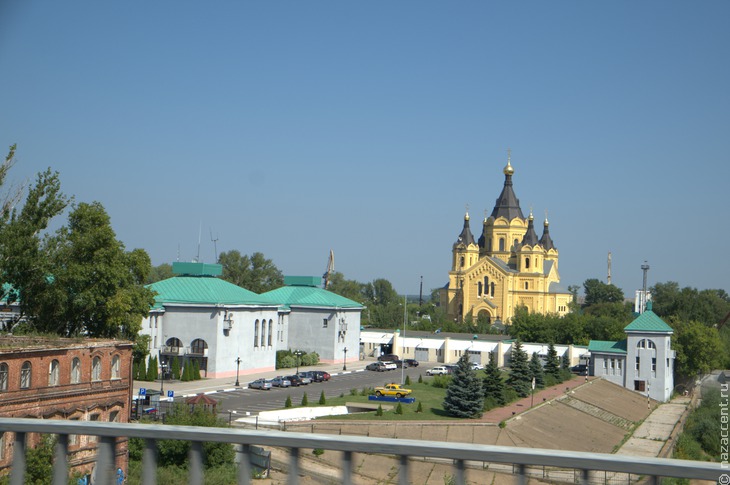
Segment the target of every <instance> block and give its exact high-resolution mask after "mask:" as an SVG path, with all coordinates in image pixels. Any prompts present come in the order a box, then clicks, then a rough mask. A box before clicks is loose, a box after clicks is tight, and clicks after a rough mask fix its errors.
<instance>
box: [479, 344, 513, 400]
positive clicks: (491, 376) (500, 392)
mask: <svg viewBox="0 0 730 485" xmlns="http://www.w3.org/2000/svg"><path fill="white" fill-rule="evenodd" d="M484 373H485V374H486V375H485V376H484V380H483V381H482V387H483V388H484V398H485V399H486V398H492V399H494V400H495V402H496V403H497V404H499V405H500V406H504V405H505V404H507V397H506V396H505V395H504V387H505V386H504V381H503V380H502V373H501V372H500V371H499V367H498V366H497V355H496V354H495V353H494V352H490V353H489V364H487V366H486V367H485V368H484Z"/></svg>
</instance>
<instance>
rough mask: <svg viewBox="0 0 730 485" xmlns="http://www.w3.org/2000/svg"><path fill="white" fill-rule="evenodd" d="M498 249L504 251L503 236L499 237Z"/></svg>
mask: <svg viewBox="0 0 730 485" xmlns="http://www.w3.org/2000/svg"><path fill="white" fill-rule="evenodd" d="M499 250H500V251H504V238H503V237H500V238H499Z"/></svg>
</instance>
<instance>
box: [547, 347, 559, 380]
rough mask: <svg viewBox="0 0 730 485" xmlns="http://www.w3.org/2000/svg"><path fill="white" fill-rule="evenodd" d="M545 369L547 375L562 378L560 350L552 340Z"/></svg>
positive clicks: (557, 378)
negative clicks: (556, 348) (558, 350)
mask: <svg viewBox="0 0 730 485" xmlns="http://www.w3.org/2000/svg"><path fill="white" fill-rule="evenodd" d="M544 371H545V375H546V376H553V377H554V378H555V379H556V380H558V381H559V380H560V359H558V352H557V350H555V345H553V343H552V342H551V343H549V344H548V351H547V361H546V362H545V369H544Z"/></svg>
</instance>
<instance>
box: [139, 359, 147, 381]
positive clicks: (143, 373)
mask: <svg viewBox="0 0 730 485" xmlns="http://www.w3.org/2000/svg"><path fill="white" fill-rule="evenodd" d="M145 360H146V359H142V360H140V361H139V367H137V380H138V381H146V380H147V365H146V364H145Z"/></svg>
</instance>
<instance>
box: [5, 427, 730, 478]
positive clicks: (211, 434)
mask: <svg viewBox="0 0 730 485" xmlns="http://www.w3.org/2000/svg"><path fill="white" fill-rule="evenodd" d="M8 431H10V432H14V433H15V441H14V444H13V461H12V470H11V477H10V484H11V485H22V484H23V482H24V475H25V458H26V457H25V452H26V445H25V435H26V433H41V434H55V435H58V440H57V444H56V449H55V460H54V464H53V484H54V485H66V484H67V482H68V465H67V461H66V460H67V456H68V436H69V435H95V436H99V437H101V439H100V440H99V442H98V448H97V457H96V484H99V485H112V484H113V483H116V475H115V467H114V446H115V441H116V438H118V437H128V438H141V439H143V440H144V442H145V447H144V451H143V458H142V477H143V483H145V484H151V485H154V484H156V470H157V457H156V452H155V449H156V446H155V445H156V441H157V440H162V439H173V440H184V441H189V442H191V444H192V446H191V448H190V454H189V458H188V480H189V483H191V484H196V485H197V484H202V483H203V474H204V471H203V443H205V442H218V443H231V444H237V445H239V446H240V447H241V449H242V452H243V457H244V458H243V459H242V460H241V461H240V463H239V465H238V473H237V478H238V483H239V484H248V483H251V472H252V462H251V459H252V457H253V455H252V453H251V446H254V445H258V446H269V447H278V448H286V449H288V450H289V458H288V460H289V464H288V482H287V483H288V484H289V485H295V484H297V483H298V477H299V473H300V472H301V471H302V468H301V467H300V450H301V449H304V448H308V449H314V448H321V449H323V450H334V451H340V452H342V462H341V466H340V468H341V470H342V476H341V483H343V484H346V485H350V484H352V480H353V478H352V474H353V453H375V454H381V455H393V456H396V457H398V459H399V462H400V471H399V474H398V483H399V484H400V485H407V484H409V483H411V482H410V478H409V477H410V469H409V468H410V466H412V464H411V463H410V462H409V458H430V459H440V460H448V461H449V462H452V463H453V467H454V479H455V481H456V483H459V484H463V483H465V474H466V468H467V466H468V464H469V463H470V462H476V463H479V464H482V463H485V462H488V463H496V464H507V465H510V466H511V467H512V469H513V470H514V473H515V477H516V481H517V483H518V484H520V485H525V484H526V483H527V481H528V478H529V474H528V470H527V468H528V467H532V466H537V467H558V468H564V469H573V470H578V472H577V474H576V476H577V477H578V480H577V481H578V482H579V483H582V484H587V483H589V478H590V475H591V473H593V472H594V471H603V472H614V473H629V474H632V475H636V476H645V477H651V479H652V483H656V482H657V479H658V478H659V477H675V478H690V479H701V480H713V481H721V479H727V478H728V475H727V474H728V473H730V470H728V469H727V465H724V464H720V463H708V462H695V461H686V460H674V459H661V458H645V457H633V456H625V455H609V454H599V453H582V452H574V451H555V450H543V449H531V448H516V447H507V446H491V445H478V444H472V443H450V442H438V441H419V440H401V439H398V440H383V439H380V438H369V437H363V436H331V435H312V434H307V433H288V432H283V431H256V430H241V429H234V428H204V427H197V426H167V425H144V424H130V423H100V422H84V421H64V420H41V419H20V418H17V419H16V418H0V432H8ZM723 467H724V468H723ZM723 477H724V478H723ZM570 481H573V480H570ZM721 483H727V481H721Z"/></svg>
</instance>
